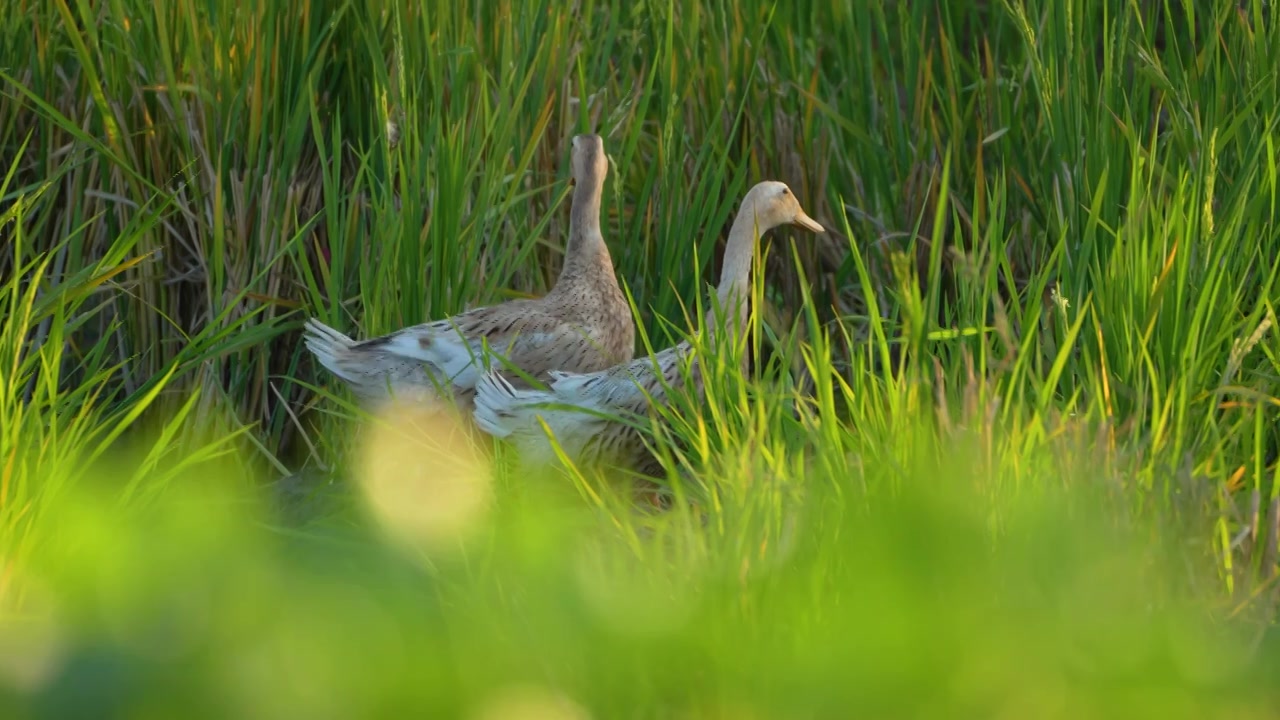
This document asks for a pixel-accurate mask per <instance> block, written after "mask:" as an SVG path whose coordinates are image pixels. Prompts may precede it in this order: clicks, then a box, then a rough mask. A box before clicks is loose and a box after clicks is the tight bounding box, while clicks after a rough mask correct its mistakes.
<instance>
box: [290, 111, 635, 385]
mask: <svg viewBox="0 0 1280 720" xmlns="http://www.w3.org/2000/svg"><path fill="white" fill-rule="evenodd" d="M572 154H573V158H572V165H573V179H574V183H575V188H574V194H573V207H572V209H571V210H570V221H569V240H568V243H567V244H566V248H565V260H564V266H563V267H562V268H561V271H560V276H559V278H558V279H557V280H556V285H555V287H554V288H552V290H551V291H550V292H549V293H547V294H546V295H545V296H543V297H541V298H537V299H527V300H512V301H509V302H504V303H500V304H497V305H489V306H485V307H479V308H474V309H472V310H468V311H466V312H463V313H460V314H458V315H454V316H453V317H450V318H445V319H442V320H435V321H432V322H427V323H423V324H420V325H414V326H411V327H407V328H404V329H401V330H397V331H395V332H393V333H390V334H388V335H383V336H381V337H376V338H372V339H369V340H363V341H355V340H352V339H351V338H349V337H347V336H346V335H344V334H342V333H340V332H338V331H337V330H334V329H333V328H330V327H328V326H327V325H325V324H323V323H321V322H319V321H317V320H315V319H311V320H309V321H308V322H307V328H306V329H307V335H306V338H305V342H306V345H307V347H308V348H309V349H310V350H311V352H312V353H313V354H314V355H315V356H316V358H317V359H318V360H319V361H320V363H321V364H322V365H324V367H325V368H327V369H328V370H329V371H330V372H332V373H333V374H334V375H337V376H338V377H339V378H342V379H343V380H344V381H345V382H346V383H347V384H348V385H350V386H351V387H352V389H353V390H354V391H355V392H356V394H357V395H359V396H362V397H365V398H384V397H386V396H387V395H388V392H390V393H394V394H395V395H398V396H405V395H408V396H411V397H424V396H425V397H428V398H435V397H448V398H453V399H454V400H455V401H457V402H458V404H459V406H460V407H462V408H463V409H469V407H470V404H471V400H472V398H473V396H474V389H475V383H476V381H477V380H478V379H479V378H480V377H481V374H482V372H484V371H485V370H486V369H492V370H493V371H494V372H498V373H501V375H502V376H503V377H504V378H506V379H507V381H508V382H510V383H512V384H513V385H515V386H518V387H527V386H528V384H527V383H526V382H525V381H524V380H523V378H521V377H520V376H519V374H517V373H512V372H510V371H508V370H504V369H503V363H502V362H501V361H500V360H498V359H494V358H489V359H488V364H486V362H485V360H486V359H485V354H484V349H485V347H486V345H487V347H488V350H489V352H490V353H496V354H499V355H501V356H502V357H503V358H505V360H506V361H507V362H508V363H510V364H511V365H514V366H515V367H517V368H519V369H520V370H521V371H522V372H524V373H526V374H528V375H529V376H531V377H534V378H537V379H539V380H540V381H546V380H548V379H549V378H550V376H549V373H550V371H552V370H567V371H572V372H594V371H597V370H602V369H605V368H609V367H612V366H613V365H616V364H618V363H620V362H626V361H629V360H630V359H631V358H632V356H633V354H634V351H635V324H634V321H633V319H632V316H631V308H630V306H629V305H628V304H627V301H626V298H625V297H624V296H623V294H622V290H621V289H620V288H619V287H618V281H617V278H616V276H615V273H614V268H613V261H612V259H611V258H610V257H609V250H608V247H607V246H606V245H605V243H604V237H603V235H602V234H601V231H600V200H601V195H602V194H603V190H604V181H605V176H606V175H607V173H608V159H607V158H606V157H605V152H604V142H603V140H601V138H600V137H599V136H598V135H579V136H577V137H575V138H574V139H573V153H572ZM477 361H480V362H477Z"/></svg>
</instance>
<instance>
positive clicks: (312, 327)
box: [303, 318, 364, 385]
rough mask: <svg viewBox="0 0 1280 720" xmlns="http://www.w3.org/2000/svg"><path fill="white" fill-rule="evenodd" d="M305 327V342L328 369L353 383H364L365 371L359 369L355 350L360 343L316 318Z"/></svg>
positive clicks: (308, 321)
mask: <svg viewBox="0 0 1280 720" xmlns="http://www.w3.org/2000/svg"><path fill="white" fill-rule="evenodd" d="M305 329H306V332H305V334H304V335H303V343H305V344H306V346H307V349H308V350H310V351H311V354H312V355H315V357H316V360H319V361H320V364H321V365H323V366H324V367H325V369H326V370H328V371H329V372H331V373H333V374H334V375H337V376H338V377H339V378H342V379H343V380H345V381H347V382H348V383H351V384H353V385H360V384H362V381H363V379H364V378H363V377H361V376H362V375H364V373H362V372H359V370H358V365H357V359H358V355H359V353H358V352H357V351H356V350H355V348H356V347H357V345H359V343H357V342H356V341H355V340H352V339H351V338H349V337H347V336H346V335H343V334H342V333H340V332H338V331H337V330H334V329H333V328H331V327H329V326H328V325H325V324H324V323H322V322H320V321H319V320H316V319H315V318H311V319H308V320H307V324H306V328H305Z"/></svg>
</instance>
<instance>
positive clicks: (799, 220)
mask: <svg viewBox="0 0 1280 720" xmlns="http://www.w3.org/2000/svg"><path fill="white" fill-rule="evenodd" d="M795 224H796V225H799V226H800V227H802V228H804V229H805V230H809V231H812V232H816V233H825V232H826V229H825V228H823V227H822V226H821V225H819V224H818V221H817V220H814V219H813V218H811V217H809V216H808V215H806V214H805V212H804V211H803V210H797V211H796V219H795Z"/></svg>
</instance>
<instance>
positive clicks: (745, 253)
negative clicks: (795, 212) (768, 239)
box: [707, 202, 763, 331]
mask: <svg viewBox="0 0 1280 720" xmlns="http://www.w3.org/2000/svg"><path fill="white" fill-rule="evenodd" d="M753 206H754V204H753V203H750V202H747V203H743V207H742V209H741V210H739V211H738V216H737V217H736V218H734V220H733V226H732V227H731V228H730V229H729V241H728V243H727V244H726V245H725V249H724V263H723V266H722V267H721V270H720V285H719V287H718V288H717V289H716V298H717V300H719V304H720V312H721V313H722V317H724V318H725V319H726V320H727V321H728V322H729V323H732V325H731V327H733V329H735V330H737V331H741V329H742V327H743V326H744V325H745V324H746V322H747V313H748V312H749V310H750V304H749V303H750V299H751V295H750V293H751V264H752V261H753V260H754V258H753V257H752V256H753V255H754V254H755V248H756V243H757V242H758V241H759V239H760V232H761V230H762V229H763V228H760V227H758V226H757V225H756V215H755V212H754V207H753ZM714 313H715V309H714V308H712V309H711V311H709V312H708V314H707V325H708V327H712V328H714V327H716V324H717V323H716V320H715V314H714Z"/></svg>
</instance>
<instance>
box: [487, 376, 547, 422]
mask: <svg viewBox="0 0 1280 720" xmlns="http://www.w3.org/2000/svg"><path fill="white" fill-rule="evenodd" d="M475 393H476V394H475V410H474V415H473V417H474V418H475V421H476V425H477V426H479V428H480V429H481V430H483V431H485V432H486V433H488V434H490V435H492V436H494V437H497V438H505V437H509V436H511V435H512V434H513V433H516V432H518V431H521V430H527V429H528V428H530V427H532V426H533V425H534V424H535V423H534V422H533V420H534V416H535V415H537V412H536V410H534V408H533V406H534V405H536V404H538V403H539V402H546V401H547V400H549V399H550V397H549V396H547V393H545V392H542V391H540V390H517V389H516V387H515V386H514V385H512V384H511V382H510V381H508V380H507V379H506V378H504V377H503V376H502V375H501V374H500V373H498V372H497V371H496V370H490V371H489V372H486V373H485V374H483V375H481V376H480V379H479V380H477V381H476V390H475Z"/></svg>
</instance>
